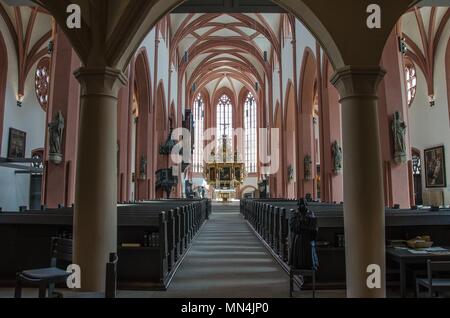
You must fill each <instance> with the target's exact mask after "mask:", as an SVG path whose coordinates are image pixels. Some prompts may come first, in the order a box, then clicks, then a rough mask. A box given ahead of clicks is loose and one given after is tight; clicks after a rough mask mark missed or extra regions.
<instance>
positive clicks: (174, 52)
mask: <svg viewBox="0 0 450 318" xmlns="http://www.w3.org/2000/svg"><path fill="white" fill-rule="evenodd" d="M286 17H287V16H286V15H285V14H253V13H252V14H244V13H228V14H218V13H209V14H171V15H170V17H169V19H170V29H171V52H170V54H171V59H172V61H179V63H178V65H179V74H181V76H183V75H186V78H187V87H189V88H192V87H194V88H195V90H196V92H195V94H193V95H194V96H195V95H196V93H197V92H199V91H201V90H202V89H206V90H207V91H208V93H209V94H210V96H213V95H214V92H216V91H217V90H219V89H221V88H224V87H225V88H228V89H230V90H232V91H233V92H234V93H235V95H236V96H237V95H238V94H239V92H240V91H241V89H242V88H243V87H246V88H247V89H248V90H249V91H252V90H253V91H254V90H255V87H256V86H257V85H256V83H258V87H263V85H264V78H265V75H268V74H270V73H271V69H272V65H273V64H272V63H273V61H276V62H277V63H279V60H280V50H281V45H280V39H279V37H280V36H279V34H280V27H281V24H282V22H283V19H285V18H286Z"/></svg>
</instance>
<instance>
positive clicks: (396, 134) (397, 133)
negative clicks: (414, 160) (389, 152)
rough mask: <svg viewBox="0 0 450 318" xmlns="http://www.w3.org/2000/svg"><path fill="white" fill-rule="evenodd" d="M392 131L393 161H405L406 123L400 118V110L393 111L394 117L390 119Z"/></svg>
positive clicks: (399, 162)
mask: <svg viewBox="0 0 450 318" xmlns="http://www.w3.org/2000/svg"><path fill="white" fill-rule="evenodd" d="M392 133H393V138H394V161H395V162H396V163H397V164H403V163H405V162H406V161H407V157H406V124H405V122H404V121H403V120H402V117H401V114H400V112H395V113H394V119H393V121H392Z"/></svg>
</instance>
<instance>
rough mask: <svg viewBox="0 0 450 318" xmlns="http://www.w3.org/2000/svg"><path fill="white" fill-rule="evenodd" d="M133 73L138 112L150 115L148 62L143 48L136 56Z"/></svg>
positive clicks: (150, 85) (150, 98)
mask: <svg viewBox="0 0 450 318" xmlns="http://www.w3.org/2000/svg"><path fill="white" fill-rule="evenodd" d="M134 65H135V66H134V72H135V88H136V97H137V100H138V103H139V106H140V111H143V110H145V111H146V112H148V113H151V110H152V109H151V106H150V105H152V93H151V89H150V88H151V87H152V83H151V77H150V63H149V61H148V53H147V49H146V48H145V47H143V48H140V49H139V50H138V52H137V55H136V60H135V64H134Z"/></svg>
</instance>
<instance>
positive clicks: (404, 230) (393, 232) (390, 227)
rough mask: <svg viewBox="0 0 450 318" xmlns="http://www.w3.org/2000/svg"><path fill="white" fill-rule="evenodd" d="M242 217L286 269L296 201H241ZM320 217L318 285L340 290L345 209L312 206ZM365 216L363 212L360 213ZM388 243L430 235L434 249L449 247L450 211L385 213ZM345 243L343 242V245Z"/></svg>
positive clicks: (332, 205)
mask: <svg viewBox="0 0 450 318" xmlns="http://www.w3.org/2000/svg"><path fill="white" fill-rule="evenodd" d="M240 207H241V213H242V214H243V215H244V217H245V219H246V220H247V221H248V222H249V223H250V224H251V226H252V227H253V228H254V229H255V231H256V232H258V234H259V235H260V236H261V237H262V238H263V239H264V240H265V241H266V243H267V245H268V246H270V247H271V248H272V250H273V254H276V255H278V257H279V259H280V261H281V262H284V264H285V266H286V267H287V261H288V258H289V255H288V252H289V220H290V216H291V214H292V211H293V210H294V211H295V210H296V209H297V208H298V207H297V201H293V200H284V201H283V200H280V199H275V200H273V201H271V200H270V199H264V200H258V199H255V200H252V199H247V200H242V201H241V204H240ZM308 207H309V208H310V209H311V210H312V211H313V212H314V213H315V215H316V216H317V221H318V226H319V236H318V240H317V241H318V242H329V246H319V247H318V249H317V250H318V255H319V262H320V269H319V272H318V273H317V281H318V283H319V284H320V285H321V286H326V287H328V288H340V287H344V286H345V247H344V246H339V240H338V236H341V235H343V234H344V218H343V215H344V206H343V205H342V204H328V203H327V204H324V203H315V202H314V203H309V206H308ZM361 213H363V211H362V212H361ZM385 214H386V221H385V222H386V239H387V240H393V239H404V240H407V239H410V238H413V237H415V236H418V235H424V234H428V235H431V237H432V239H433V241H434V242H435V245H437V246H450V235H448V233H449V231H450V210H449V209H441V210H440V211H439V212H432V211H430V210H399V209H386V211H385ZM342 243H344V242H342Z"/></svg>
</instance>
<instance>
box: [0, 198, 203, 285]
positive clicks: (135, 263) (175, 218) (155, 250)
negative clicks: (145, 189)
mask: <svg viewBox="0 0 450 318" xmlns="http://www.w3.org/2000/svg"><path fill="white" fill-rule="evenodd" d="M209 204H210V202H209V201H208V200H179V201H177V200H163V201H149V202H138V203H136V204H121V205H119V206H118V250H117V253H118V257H119V259H120V261H119V263H118V266H117V267H118V269H117V271H118V281H119V286H120V287H121V288H125V289H145V290H156V289H165V288H167V286H168V284H169V283H170V280H171V278H172V277H173V274H174V270H176V268H177V266H178V264H179V261H180V260H181V258H182V255H184V254H183V253H186V250H187V248H188V245H189V244H190V243H191V241H192V238H193V237H194V236H195V234H196V233H197V232H198V230H199V229H200V227H201V225H202V224H203V222H204V221H205V219H206V216H207V215H208V213H209V212H208V205H209ZM72 222H73V209H72V208H60V209H46V210H37V211H24V212H21V213H18V212H4V213H2V214H1V215H0V254H1V255H2V259H3V260H4V261H3V262H2V263H0V283H1V284H2V285H4V286H5V285H8V284H9V283H8V282H12V281H13V280H14V278H15V274H13V273H15V272H16V271H17V270H18V269H23V268H40V267H45V264H46V261H45V260H46V259H49V255H48V254H49V253H48V246H49V242H50V238H51V237H54V236H57V237H63V236H64V237H69V238H70V237H71V233H72ZM146 233H158V234H159V244H157V246H145V245H146V243H145V239H144V238H145V236H146ZM122 243H135V244H139V245H140V246H138V247H131V246H128V247H127V246H122ZM19 251H27V252H26V253H20V252H19Z"/></svg>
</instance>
